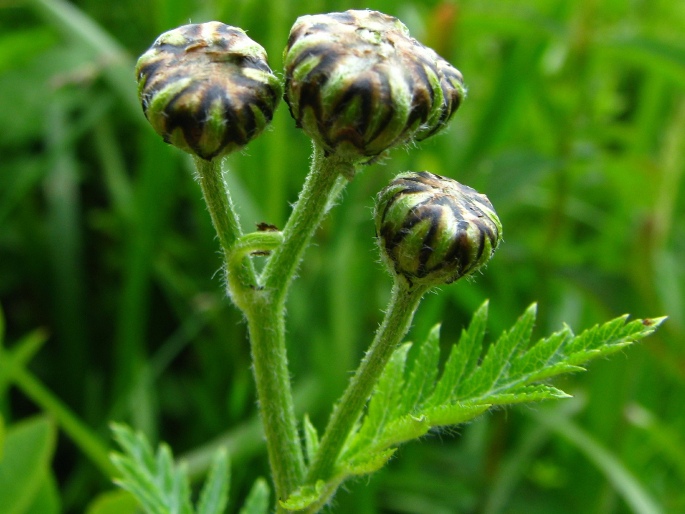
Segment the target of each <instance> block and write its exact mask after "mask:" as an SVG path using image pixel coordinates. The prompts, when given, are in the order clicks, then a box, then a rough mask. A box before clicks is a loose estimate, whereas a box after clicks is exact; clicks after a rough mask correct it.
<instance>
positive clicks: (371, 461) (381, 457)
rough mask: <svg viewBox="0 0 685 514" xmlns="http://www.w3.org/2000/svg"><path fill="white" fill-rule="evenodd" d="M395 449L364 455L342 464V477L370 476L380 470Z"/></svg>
mask: <svg viewBox="0 0 685 514" xmlns="http://www.w3.org/2000/svg"><path fill="white" fill-rule="evenodd" d="M395 451H396V448H390V449H385V450H382V451H379V452H374V453H370V454H365V455H363V456H362V457H358V458H357V459H352V460H350V461H349V462H347V463H344V464H343V465H342V466H341V467H340V470H341V473H340V474H342V475H370V474H371V473H374V472H375V471H378V470H379V469H381V468H382V467H383V466H385V464H386V463H387V462H388V461H389V460H390V458H391V457H392V456H393V455H394V454H395Z"/></svg>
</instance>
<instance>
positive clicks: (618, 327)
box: [565, 315, 628, 355]
mask: <svg viewBox="0 0 685 514" xmlns="http://www.w3.org/2000/svg"><path fill="white" fill-rule="evenodd" d="M627 319H628V315H623V316H620V317H618V318H615V319H613V320H611V321H608V322H606V323H604V324H601V325H599V324H598V325H595V326H594V327H591V328H589V329H587V330H585V331H583V332H582V333H580V334H578V335H577V336H576V337H575V338H574V339H573V340H572V341H571V342H570V343H569V344H568V345H567V347H566V348H565V353H566V355H572V354H574V353H578V352H581V351H583V350H586V349H592V348H596V347H598V346H599V345H600V344H608V343H610V342H611V341H612V340H619V339H621V337H622V332H623V331H624V330H625V328H626V327H627V325H626V320H627Z"/></svg>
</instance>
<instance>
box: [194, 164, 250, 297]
mask: <svg viewBox="0 0 685 514" xmlns="http://www.w3.org/2000/svg"><path fill="white" fill-rule="evenodd" d="M194 161H195V167H196V168H197V174H198V182H199V183H200V187H201V188H202V194H203V196H204V198H205V202H206V203H207V208H208V210H209V215H210V216H211V218H212V224H213V225H214V229H215V230H216V233H217V235H218V236H219V243H220V244H221V249H222V251H223V253H224V261H225V262H226V263H227V262H228V261H229V258H230V254H231V249H232V246H233V243H235V241H236V240H237V239H238V238H239V237H240V236H241V235H242V233H243V231H242V229H241V228H240V223H239V221H238V215H237V214H236V211H235V208H234V207H233V202H232V201H231V197H230V195H229V193H228V189H227V188H226V183H225V182H224V178H223V175H222V171H221V161H222V159H213V160H211V161H206V160H204V159H200V158H199V157H195V159H194ZM239 272H240V277H239V279H240V281H241V282H242V283H243V284H254V283H255V272H254V267H253V266H252V263H251V262H250V263H249V264H248V266H243V267H241V268H240V271H239Z"/></svg>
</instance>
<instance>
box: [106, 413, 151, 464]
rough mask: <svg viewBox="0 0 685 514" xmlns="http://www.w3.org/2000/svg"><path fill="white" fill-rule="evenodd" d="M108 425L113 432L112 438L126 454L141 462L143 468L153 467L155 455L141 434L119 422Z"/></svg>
mask: <svg viewBox="0 0 685 514" xmlns="http://www.w3.org/2000/svg"><path fill="white" fill-rule="evenodd" d="M110 427H111V430H112V432H113V433H114V440H115V441H116V442H117V443H118V444H119V446H121V448H122V450H124V452H125V453H126V454H128V455H129V456H130V457H131V458H132V459H134V460H135V461H137V462H140V463H141V464H143V467H144V469H148V470H150V469H154V468H155V455H154V453H153V451H152V447H151V446H150V444H149V443H148V442H147V439H146V438H145V437H144V436H143V435H142V434H138V435H136V433H135V432H134V431H133V430H131V429H130V428H129V427H127V426H126V425H123V424H121V423H112V424H111V425H110Z"/></svg>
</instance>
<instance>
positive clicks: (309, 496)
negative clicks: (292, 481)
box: [279, 480, 326, 510]
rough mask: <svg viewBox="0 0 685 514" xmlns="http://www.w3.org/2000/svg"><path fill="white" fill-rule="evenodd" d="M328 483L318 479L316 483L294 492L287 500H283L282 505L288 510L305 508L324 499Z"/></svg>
mask: <svg viewBox="0 0 685 514" xmlns="http://www.w3.org/2000/svg"><path fill="white" fill-rule="evenodd" d="M325 492H326V483H325V482H324V481H323V480H317V482H316V484H314V485H305V486H303V487H300V488H298V489H297V490H296V491H295V492H293V493H292V494H291V495H290V496H289V497H288V499H287V500H281V501H280V502H279V503H280V504H281V507H283V508H284V509H288V510H304V509H306V508H307V507H311V506H312V505H314V504H315V503H317V502H319V501H320V500H322V499H323V497H324V494H325Z"/></svg>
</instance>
